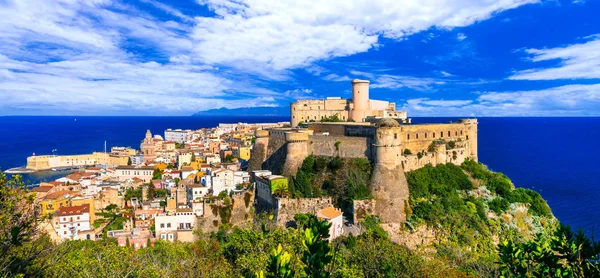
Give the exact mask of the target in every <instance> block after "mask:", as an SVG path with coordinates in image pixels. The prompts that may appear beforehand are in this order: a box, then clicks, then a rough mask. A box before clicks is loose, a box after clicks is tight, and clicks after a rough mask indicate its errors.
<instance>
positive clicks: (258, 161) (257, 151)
mask: <svg viewBox="0 0 600 278" xmlns="http://www.w3.org/2000/svg"><path fill="white" fill-rule="evenodd" d="M254 136H256V141H254V146H252V153H251V154H250V161H248V171H249V172H252V171H254V170H261V169H262V164H263V162H265V160H267V155H268V147H269V131H268V130H257V131H256V132H254Z"/></svg>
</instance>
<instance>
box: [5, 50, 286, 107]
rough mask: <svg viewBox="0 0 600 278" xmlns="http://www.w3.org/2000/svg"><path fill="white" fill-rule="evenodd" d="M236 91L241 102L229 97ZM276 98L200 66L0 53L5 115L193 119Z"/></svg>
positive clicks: (255, 104) (269, 102)
mask: <svg viewBox="0 0 600 278" xmlns="http://www.w3.org/2000/svg"><path fill="white" fill-rule="evenodd" d="M246 86H247V87H246ZM231 91H235V92H236V93H237V95H238V97H237V99H230V98H228V92H231ZM275 96H277V93H275V92H272V91H268V90H265V89H261V88H255V87H253V86H252V85H251V84H245V83H243V82H232V81H230V80H228V79H225V78H222V77H219V76H217V75H215V74H214V73H213V72H210V71H207V70H206V69H205V67H200V66H194V65H181V64H169V65H161V64H158V63H155V62H147V63H126V62H115V63H109V62H104V61H100V60H78V61H62V62H52V63H30V62H19V61H15V60H11V59H9V58H7V57H6V56H2V55H0V98H1V99H2V100H3V101H2V103H0V110H1V111H9V110H17V109H25V110H26V111H24V113H32V111H35V110H36V109H40V110H43V111H46V110H54V111H56V112H57V113H58V114H73V113H74V114H79V115H81V114H88V113H89V112H95V113H98V114H103V115H105V114H113V113H116V112H119V111H121V112H123V111H127V112H129V113H130V114H137V115H139V114H143V115H146V114H150V115H168V114H177V115H189V114H191V113H194V112H197V111H199V110H206V109H211V108H220V107H228V108H237V107H247V106H264V105H274V103H275V101H276V99H275Z"/></svg>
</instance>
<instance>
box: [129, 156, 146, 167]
mask: <svg viewBox="0 0 600 278" xmlns="http://www.w3.org/2000/svg"><path fill="white" fill-rule="evenodd" d="M129 158H130V159H131V165H134V166H137V165H140V164H142V163H144V156H143V155H133V156H130V157H129Z"/></svg>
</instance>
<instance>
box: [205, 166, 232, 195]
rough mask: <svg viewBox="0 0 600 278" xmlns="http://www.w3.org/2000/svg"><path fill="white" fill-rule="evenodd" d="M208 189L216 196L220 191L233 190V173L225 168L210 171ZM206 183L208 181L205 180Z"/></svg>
mask: <svg viewBox="0 0 600 278" xmlns="http://www.w3.org/2000/svg"><path fill="white" fill-rule="evenodd" d="M209 176H210V188H212V190H213V195H215V196H217V195H219V193H221V191H228V192H229V191H232V190H234V189H235V184H234V183H233V171H232V170H229V169H225V168H216V169H211V170H210V172H209ZM207 181H208V179H207Z"/></svg>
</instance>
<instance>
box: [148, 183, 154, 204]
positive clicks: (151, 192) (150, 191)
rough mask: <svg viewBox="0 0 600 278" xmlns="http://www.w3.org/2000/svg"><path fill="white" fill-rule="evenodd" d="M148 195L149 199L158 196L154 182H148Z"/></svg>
mask: <svg viewBox="0 0 600 278" xmlns="http://www.w3.org/2000/svg"><path fill="white" fill-rule="evenodd" d="M146 197H147V198H148V200H151V199H154V198H155V197H156V188H155V187H154V184H152V183H149V184H148V186H147V188H146Z"/></svg>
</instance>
